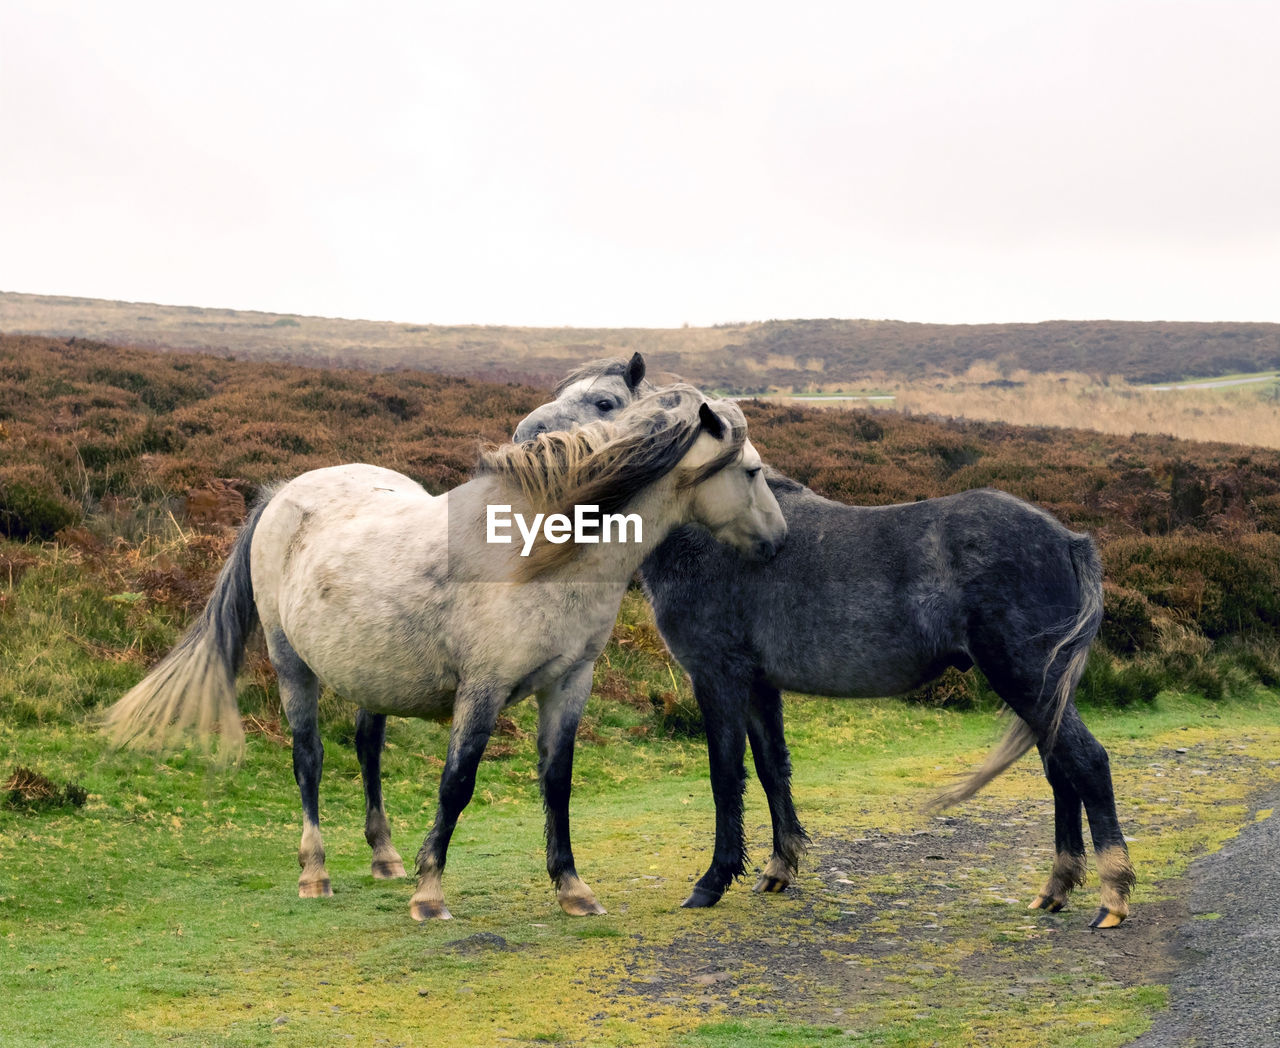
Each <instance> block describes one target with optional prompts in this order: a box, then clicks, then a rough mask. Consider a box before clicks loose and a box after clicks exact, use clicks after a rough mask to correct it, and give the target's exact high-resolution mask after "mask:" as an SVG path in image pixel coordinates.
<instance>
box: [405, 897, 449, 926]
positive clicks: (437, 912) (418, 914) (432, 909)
mask: <svg viewBox="0 0 1280 1048" xmlns="http://www.w3.org/2000/svg"><path fill="white" fill-rule="evenodd" d="M409 913H410V914H411V915H412V917H413V919H414V920H415V921H451V920H453V914H451V913H450V912H449V909H448V907H446V906H445V904H444V903H443V902H436V901H434V900H431V899H414V900H413V901H412V902H411V903H409Z"/></svg>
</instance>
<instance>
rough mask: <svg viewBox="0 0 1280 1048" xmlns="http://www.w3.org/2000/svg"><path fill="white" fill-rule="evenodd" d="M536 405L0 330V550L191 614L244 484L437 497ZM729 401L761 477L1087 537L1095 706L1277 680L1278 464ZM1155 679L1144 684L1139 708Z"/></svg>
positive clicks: (523, 393)
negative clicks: (155, 546) (384, 486)
mask: <svg viewBox="0 0 1280 1048" xmlns="http://www.w3.org/2000/svg"><path fill="white" fill-rule="evenodd" d="M546 395H547V394H546V393H545V391H538V390H535V389H531V388H528V387H524V386H517V385H501V384H494V383H481V382H474V381H467V380H462V379H456V378H447V377H443V376H439V375H433V374H429V373H425V372H420V371H397V372H381V373H371V372H363V371H353V370H341V369H333V370H325V369H317V368H304V367H299V366H293V365H288V364H267V363H250V362H241V361H234V360H230V359H225V358H221V357H216V356H210V355H200V354H188V353H159V352H152V351H147V350H137V349H127V348H118V347H112V346H108V345H104V344H102V343H95V342H86V341H82V340H77V339H71V340H70V341H59V340H54V339H50V338H42V337H34V336H5V335H0V535H7V536H9V537H10V538H11V539H15V540H26V539H34V540H40V541H50V540H56V541H57V542H58V543H59V545H63V546H67V547H71V548H74V549H75V550H77V551H79V555H83V556H84V557H85V558H86V561H89V560H93V559H95V558H96V559H97V561H104V562H107V563H109V564H110V565H111V569H110V570H111V571H112V572H113V573H116V574H117V575H118V576H119V578H120V584H121V586H122V587H124V586H128V587H129V588H130V589H131V590H134V591H137V592H140V593H145V594H146V595H147V598H148V599H149V600H151V601H152V602H155V603H159V604H161V605H166V606H170V607H172V608H174V611H175V613H177V614H186V612H185V611H184V610H183V609H189V608H191V607H192V606H193V605H194V604H198V602H199V600H200V595H201V593H202V592H203V591H204V589H205V587H207V585H208V584H209V582H210V581H211V576H212V572H213V570H215V569H216V564H217V559H218V558H217V553H218V552H219V551H220V549H221V548H222V546H221V544H220V542H221V541H222V540H220V539H219V540H217V541H214V540H212V539H211V540H208V541H207V542H206V540H205V539H203V538H201V537H200V536H199V534H197V533H196V532H195V531H193V530H192V525H193V523H194V522H198V521H204V520H206V519H207V520H208V521H210V522H213V521H217V520H218V519H225V517H226V515H227V514H228V513H230V514H238V513H239V512H242V509H241V508H240V507H241V505H242V499H244V498H251V497H252V496H253V494H254V493H255V491H256V490H257V488H258V487H259V486H260V485H263V484H267V483H270V482H272V481H276V480H280V479H286V478H289V477H292V476H295V475H297V474H298V473H301V472H303V471H305V470H308V469H312V468H316V467H319V466H325V465H332V464H335V463H339V462H350V461H367V462H374V463H377V464H380V465H385V466H388V467H390V468H393V469H398V470H400V471H402V472H404V473H407V474H408V475H410V476H411V477H414V478H415V479H416V480H418V481H420V482H421V483H423V484H424V485H425V486H426V487H427V488H428V489H429V490H431V491H437V492H438V491H441V490H444V489H447V488H449V487H452V486H453V485H456V484H458V483H460V482H461V481H462V480H463V479H465V478H466V477H467V476H468V475H469V473H470V471H471V469H472V468H473V466H474V465H475V463H476V461H477V456H478V452H479V448H480V446H481V444H482V443H483V442H485V441H502V440H504V439H506V437H507V436H508V435H509V434H510V433H511V431H512V429H513V428H514V425H515V423H516V421H517V420H518V419H519V418H520V417H521V416H522V415H523V414H525V413H526V412H528V411H529V410H530V409H531V408H532V407H534V406H535V405H536V404H538V403H540V402H541V401H542V400H544V399H545V398H546ZM743 407H744V410H745V413H746V415H747V418H748V421H749V425H750V435H751V439H752V441H753V442H754V443H755V445H756V446H757V447H758V448H759V449H760V451H761V453H762V454H763V455H764V457H765V459H766V461H769V462H771V463H772V464H774V465H775V466H777V467H778V468H779V469H781V470H782V471H784V472H786V473H788V474H789V475H791V476H793V477H795V478H796V479H797V480H800V481H801V482H803V483H805V484H807V485H809V486H810V487H812V488H814V489H815V490H816V491H818V492H820V493H822V494H824V495H827V496H829V497H831V498H834V499H838V500H840V501H844V502H850V503H858V504H864V505H881V504H886V503H891V502H903V501H912V500H916V499H923V498H932V497H936V496H939V495H944V494H948V493H951V492H956V491H961V490H964V489H967V488H973V487H980V486H983V485H990V486H993V487H997V488H1001V489H1003V490H1005V491H1009V492H1011V493H1013V494H1015V495H1018V496H1020V497H1022V498H1026V499H1029V500H1031V501H1033V502H1036V503H1039V504H1040V505H1043V506H1044V507H1046V508H1047V509H1048V510H1049V511H1050V512H1052V513H1054V514H1055V515H1056V516H1057V517H1058V518H1059V519H1061V520H1062V521H1063V522H1064V523H1066V524H1067V525H1068V526H1070V527H1073V528H1076V529H1080V530H1086V531H1089V532H1090V533H1092V534H1093V535H1094V536H1095V538H1096V539H1097V540H1098V543H1099V546H1100V549H1101V552H1102V558H1103V562H1104V565H1105V568H1106V573H1107V581H1106V598H1107V617H1106V623H1105V625H1104V627H1103V633H1102V636H1103V641H1104V646H1105V652H1104V659H1105V660H1110V661H1103V662H1099V663H1098V664H1097V665H1095V666H1093V667H1092V668H1091V675H1092V676H1091V677H1087V678H1086V684H1087V685H1088V682H1089V680H1090V679H1093V680H1094V681H1095V684H1097V681H1098V678H1099V674H1101V675H1103V676H1106V675H1107V674H1111V675H1112V676H1111V677H1108V678H1107V681H1103V682H1102V683H1101V684H1098V685H1097V686H1098V688H1100V689H1101V690H1104V691H1105V690H1106V689H1107V688H1108V687H1110V686H1111V685H1112V684H1115V680H1113V679H1112V678H1113V677H1114V674H1115V672H1116V666H1119V665H1120V663H1117V662H1115V658H1117V657H1118V658H1122V659H1123V660H1124V665H1126V666H1136V665H1139V664H1144V665H1148V666H1158V668H1160V672H1161V673H1166V672H1176V673H1177V674H1178V677H1177V680H1179V681H1191V682H1193V683H1195V682H1197V680H1198V678H1197V674H1200V675H1202V676H1203V675H1204V673H1205V667H1206V665H1207V660H1208V659H1209V658H1210V656H1213V657H1214V658H1217V657H1218V656H1219V655H1221V654H1223V653H1224V652H1226V653H1228V654H1229V655H1230V657H1231V658H1232V659H1234V660H1235V662H1234V663H1233V665H1236V666H1237V667H1238V668H1239V671H1240V673H1241V674H1245V675H1246V676H1248V677H1249V678H1250V679H1260V680H1263V681H1264V682H1267V681H1271V682H1275V681H1276V680H1280V451H1275V450H1270V449H1264V448H1259V447H1250V446H1245V445H1231V444H1220V443H1196V442H1191V441H1186V440H1178V439H1175V438H1173V437H1168V436H1151V435H1134V436H1119V435H1109V434H1103V433H1098V432H1091V431H1086V430H1080V429H1057V428H1048V427H1029V428H1019V427H1015V426H1011V425H1007V424H1002V423H996V422H973V421H955V420H947V421H944V420H941V419H938V418H931V417H924V416H919V415H902V414H898V413H895V412H891V411H886V412H870V411H860V410H852V411H830V410H820V409H811V408H801V407H796V406H788V405H783V404H778V403H776V402H759V401H756V402H746V403H744V404H743ZM193 493H194V495H193ZM188 506H189V507H190V509H191V514H190V516H188V514H187V507H188ZM170 516H173V517H174V518H175V519H176V521H177V522H178V523H179V524H180V526H181V528H180V534H181V535H185V538H182V539H181V541H180V542H179V543H178V546H177V547H175V548H174V549H173V550H171V551H170V552H168V553H166V554H165V555H164V557H162V558H160V559H159V560H157V558H156V556H155V555H154V554H152V555H149V559H146V561H145V563H143V562H142V561H141V560H138V562H137V563H131V562H129V561H128V557H129V556H132V557H134V558H135V560H136V559H137V556H138V555H137V553H136V546H135V545H131V544H136V543H137V542H138V541H140V540H141V539H142V538H143V537H144V536H146V535H147V534H154V533H157V532H159V531H163V530H164V528H168V531H167V532H166V534H168V535H169V536H172V534H173V529H172V524H173V523H174V522H173V521H170V520H169V517H170ZM161 525H164V527H161ZM181 529H185V530H181ZM205 530H206V531H209V532H211V533H212V534H215V535H216V534H217V532H218V527H217V525H216V524H214V523H210V524H209V525H208V527H207V528H206V529H205ZM130 550H134V551H135V552H133V553H130V552H129V551H130ZM122 558H123V559H122ZM28 560H29V557H28V555H27V554H25V553H24V552H23V547H22V546H19V545H16V544H14V543H8V544H0V573H3V572H5V571H9V572H10V573H13V572H14V571H16V572H18V573H20V572H21V571H22V570H24V567H25V565H26V563H27V562H28ZM6 565H8V568H6ZM4 581H5V580H4V578H2V577H0V583H3V582H4ZM1154 680H1156V678H1149V679H1148V678H1144V679H1143V681H1144V682H1141V683H1140V687H1138V690H1139V691H1140V692H1141V693H1142V694H1144V695H1148V697H1149V693H1151V688H1152V687H1153V686H1154V685H1153V683H1152V682H1153V681H1154ZM1159 680H1160V681H1163V682H1164V683H1166V684H1167V683H1170V680H1169V678H1168V677H1167V676H1166V677H1161V678H1159ZM1108 681H1110V684H1108V683H1107V682H1108ZM1199 683H1200V686H1202V690H1205V691H1207V692H1209V693H1212V692H1213V690H1214V687H1220V680H1219V685H1215V684H1214V681H1212V680H1210V679H1209V678H1208V677H1205V678H1204V681H1200V682H1199ZM953 684H954V681H951V682H948V681H944V682H943V686H944V690H946V689H947V688H950V687H952V686H953ZM1117 687H1118V685H1117ZM1121 690H1123V689H1121ZM945 699H946V697H945V696H943V697H942V700H941V701H945Z"/></svg>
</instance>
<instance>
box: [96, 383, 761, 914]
mask: <svg viewBox="0 0 1280 1048" xmlns="http://www.w3.org/2000/svg"><path fill="white" fill-rule="evenodd" d="M591 506H594V507H597V508H598V511H599V513H600V514H602V515H603V514H610V513H615V512H620V511H625V513H626V514H627V515H628V516H630V517H631V524H632V526H631V527H630V529H629V530H628V531H626V532H624V533H623V535H622V537H623V538H626V539H627V540H628V541H616V539H617V538H618V537H619V536H618V535H617V532H616V530H615V534H614V538H615V541H613V542H603V541H595V542H591V541H590V540H589V538H588V537H587V535H586V533H585V532H584V533H583V535H582V536H580V537H582V538H583V541H582V542H577V541H573V542H566V541H562V540H560V538H559V532H560V531H563V528H562V527H561V528H560V529H559V531H557V532H556V533H553V530H552V528H551V527H550V526H549V525H548V526H546V527H545V529H544V537H543V538H542V540H541V541H533V542H531V543H528V544H527V545H528V546H529V548H528V549H526V543H525V542H524V540H523V538H522V537H521V535H520V534H518V533H517V534H514V535H504V534H503V533H502V532H501V530H500V529H498V528H496V527H495V526H493V521H494V520H495V519H497V520H505V519H514V517H515V515H516V514H520V515H522V517H523V519H524V520H526V521H529V520H535V519H538V518H537V516H536V515H537V514H544V515H545V516H544V517H543V518H542V519H543V521H544V522H545V521H546V520H547V518H548V517H550V515H551V514H553V513H560V514H564V515H565V516H566V517H568V518H574V517H575V514H577V515H581V514H582V512H583V510H585V509H586V508H587V507H591ZM504 507H505V508H504ZM637 519H638V521H639V525H640V526H639V528H638V529H637V527H636V526H635V521H636V520H637ZM692 522H696V523H701V524H703V525H704V526H706V527H707V528H708V530H709V531H710V532H711V533H712V534H713V535H715V536H716V537H717V538H719V539H721V540H722V541H724V542H727V543H729V544H730V545H732V546H734V547H735V548H737V549H739V550H741V551H742V552H743V553H744V554H746V555H747V556H749V557H757V558H767V557H769V556H772V555H773V553H774V552H775V551H776V550H777V549H778V547H779V546H780V544H781V543H782V541H783V539H784V538H785V535H786V524H785V522H784V521H783V519H782V514H781V512H780V511H779V509H778V503H777V501H776V500H775V499H774V497H773V495H772V493H771V492H770V491H769V488H768V485H767V484H766V483H765V480H764V476H763V474H762V472H761V462H760V456H759V454H758V453H757V452H756V450H755V449H754V448H753V447H752V446H751V443H750V442H749V441H748V440H747V439H746V421H745V419H744V418H743V416H742V412H741V411H740V410H739V409H738V408H737V407H736V405H734V404H732V403H730V402H728V401H712V402H708V401H707V400H706V399H705V398H704V397H703V396H702V394H701V393H699V392H698V391H697V390H696V389H694V388H693V387H691V386H677V387H669V388H666V389H664V390H662V391H661V392H659V393H656V394H654V395H652V396H649V397H645V398H643V399H641V400H638V401H636V402H635V403H634V404H632V405H631V406H629V407H628V408H627V409H626V410H624V411H620V412H619V413H618V415H617V416H616V418H615V419H614V420H612V421H610V422H606V423H600V424H597V425H593V426H587V427H584V428H582V429H579V430H575V431H574V432H573V433H554V434H547V435H546V436H545V437H543V438H541V439H539V440H538V441H535V442H531V443H528V444H523V445H514V444H508V445H504V446H502V447H499V448H494V449H490V450H489V451H487V452H485V453H484V454H483V456H482V458H481V462H480V466H479V469H478V472H477V476H476V477H475V478H474V479H473V480H471V481H469V482H468V483H466V484H463V485H461V486H459V487H457V488H455V489H453V490H452V491H450V492H448V493H447V494H445V495H441V496H432V495H429V494H427V493H426V492H425V491H424V490H423V489H422V488H421V487H419V486H418V485H417V484H416V483H414V482H413V481H412V480H410V479H409V478H408V477H405V476H402V475H401V474H399V473H393V472H391V471H390V470H386V469H381V468H379V467H376V466H367V465H348V466H336V467H333V468H330V469H320V470H315V471H314V472H311V473H306V474H303V475H302V476H301V477H298V478H297V479H295V480H293V481H290V482H289V483H287V484H285V485H284V486H283V487H281V488H279V489H278V490H277V491H275V492H274V494H272V495H271V496H270V498H269V499H268V500H267V501H266V502H265V503H264V504H262V505H260V506H259V507H257V508H256V509H255V510H254V512H253V514H252V515H251V516H250V518H249V520H248V521H247V522H246V524H245V526H244V528H243V529H242V530H241V532H240V535H239V536H238V537H237V539H236V542H235V545H234V546H233V547H232V551H231V555H230V558H229V560H228V562H227V564H226V565H225V566H224V567H223V569H222V572H221V574H220V575H219V577H218V581H217V583H216V584H215V587H214V591H213V595H212V596H211V597H210V599H209V603H208V605H207V606H206V607H205V609H204V611H203V613H202V614H201V616H200V618H199V619H198V620H197V621H196V623H195V624H194V625H193V626H192V627H191V629H190V630H189V631H188V632H187V634H186V635H185V636H184V637H183V638H182V640H181V641H180V642H179V644H178V646H177V647H176V648H175V649H174V650H173V651H172V652H171V653H170V654H169V655H168V656H166V657H165V659H164V660H163V661H161V662H160V663H159V664H158V665H157V666H156V667H155V668H154V669H153V670H152V672H151V673H150V674H149V675H148V676H147V677H146V678H145V679H144V680H143V681H142V682H141V683H140V684H138V685H137V686H136V687H135V688H133V689H132V690H131V691H130V692H128V693H127V694H126V695H125V696H124V697H123V698H122V699H121V700H120V701H119V702H118V703H116V704H115V705H114V706H113V707H112V708H111V710H110V711H109V712H108V716H107V730H108V731H109V732H110V734H111V735H112V736H113V738H114V739H115V740H116V741H118V742H121V743H133V744H144V745H145V744H150V745H164V744H167V743H170V742H172V741H174V739H175V737H176V736H178V735H181V734H182V733H183V732H184V731H185V730H187V729H195V730H196V731H197V732H198V733H201V734H205V735H207V733H208V732H210V731H212V730H213V729H214V728H215V726H219V725H220V729H221V731H222V732H223V733H224V737H225V736H230V739H229V742H231V743H232V744H233V745H239V744H240V742H241V741H242V738H243V735H242V731H241V728H240V720H239V713H238V710H237V708H236V696H235V675H236V670H237V668H238V667H239V665H240V661H241V657H242V655H243V651H244V645H245V642H246V639H247V636H248V634H249V633H250V631H251V630H252V629H253V627H254V624H255V621H256V622H260V623H261V625H262V628H263V631H264V633H265V636H266V642H267V650H268V652H269V654H270V657H271V663H272V665H273V666H274V667H275V670H276V674H277V676H278V678H279V681H280V695H281V699H282V702H283V705H284V709H285V713H286V715H287V717H288V720H289V724H290V727H291V728H292V730H293V765H294V775H295V777H296V778H297V781H298V787H299V790H300V792H301V795H302V810H303V832H302V842H301V846H300V848H299V851H298V861H299V864H300V865H301V867H302V874H301V876H300V877H299V879H298V894H299V895H301V896H304V897H313V896H321V895H329V894H331V893H332V889H331V887H330V881H329V875H328V873H327V871H326V870H325V865H324V846H323V844H322V842H321V838H320V828H319V784H320V772H321V765H322V760H323V747H322V745H321V742H320V736H319V731H318V727H317V707H318V698H319V692H320V685H321V683H323V684H326V685H329V686H330V687H332V688H333V689H334V690H335V691H336V692H337V693H338V694H340V695H341V696H343V697H344V698H346V699H348V700H349V701H351V702H352V703H355V704H357V705H358V706H360V707H362V708H363V709H364V710H365V711H368V713H367V714H362V723H361V725H360V727H359V728H358V731H357V735H358V739H357V749H358V750H359V751H360V759H361V769H362V774H363V776H364V778H365V780H366V802H367V811H366V824H365V836H366V838H367V839H368V841H369V844H370V845H371V847H372V848H373V873H374V876H375V877H392V876H403V875H404V866H403V863H402V862H401V859H400V856H399V855H398V854H397V853H396V850H395V849H394V848H393V847H392V845H391V835H390V831H389V828H388V825H387V820H386V815H385V812H384V810H383V806H382V797H381V790H380V788H377V786H376V781H377V778H378V767H377V761H378V752H379V750H380V749H381V745H382V735H381V725H382V724H383V723H384V722H385V717H386V715H387V714H396V715H397V716H415V717H433V718H434V717H447V716H449V715H450V713H452V717H453V724H452V729H451V731H450V736H449V746H448V755H447V758H446V761H445V767H444V771H443V773H442V775H441V780H440V792H439V801H438V806H437V810H436V819H435V825H434V827H433V828H432V830H431V832H430V833H429V834H428V835H427V838H426V840H425V841H424V843H423V845H422V849H421V851H420V852H419V853H418V863H417V873H418V886H417V891H416V892H415V893H414V895H413V899H412V902H411V904H410V911H411V913H412V914H413V916H414V917H415V918H416V919H418V920H425V919H427V918H432V917H437V918H447V917H449V916H450V914H449V911H448V909H447V908H446V907H445V904H444V896H443V893H442V890H441V874H442V872H443V870H444V865H445V855H446V851H447V849H448V845H449V838H450V835H451V834H452V833H453V829H454V826H455V824H456V822H457V819H458V816H459V814H460V813H461V811H462V809H463V808H464V807H465V806H466V804H467V802H468V801H469V800H470V799H471V794H472V792H473V790H474V787H475V776H476V767H477V765H478V763H479V761H480V756H481V754H482V753H483V751H484V747H485V744H486V743H487V742H488V739H489V735H490V733H491V732H492V731H493V728H494V725H495V723H496V721H497V718H498V714H499V712H500V711H501V710H502V709H503V707H505V706H508V705H510V704H512V703H514V702H517V701H519V700H520V699H523V698H525V697H526V696H528V695H535V696H537V700H538V754H539V761H538V776H539V781H540V784H541V787H542V794H543V799H544V802H545V805H546V812H547V831H546V832H547V871H548V873H549V874H550V875H551V879H552V881H553V883H554V884H555V886H556V889H557V897H558V900H559V902H560V905H561V907H562V908H563V909H564V910H565V912H566V913H570V914H579V915H581V914H591V913H603V912H604V910H603V908H602V907H601V905H600V903H599V902H597V900H596V897H595V895H594V894H593V893H592V891H591V889H590V888H589V887H587V885H586V883H585V882H583V880H582V879H581V878H580V877H579V876H578V873H577V870H576V869H575V866H574V860H573V852H572V849H571V847H570V842H569V789H570V778H571V770H572V764H573V743H574V734H575V732H576V730H577V726H578V721H579V718H580V716H581V714H582V709H583V707H584V705H585V704H586V701H587V697H588V695H589V693H590V690H591V668H592V664H593V663H594V662H595V660H596V657H597V656H598V655H599V654H600V652H601V650H602V649H603V648H604V645H605V642H606V641H607V640H608V638H609V634H610V631H611V630H612V628H613V624H614V621H615V619H616V618H617V614H618V607H619V604H620V603H621V601H622V596H623V593H624V592H625V590H626V587H627V584H628V581H629V580H630V579H631V577H632V575H633V573H634V572H635V571H636V569H637V568H638V567H639V566H640V564H641V562H642V561H643V560H644V559H645V557H646V556H648V554H649V553H650V552H651V551H652V550H653V549H654V548H655V547H656V546H657V545H658V544H659V543H661V542H662V540H663V539H664V538H666V536H667V535H668V534H669V533H670V532H671V531H672V530H673V529H674V528H676V527H679V526H680V525H683V524H686V523H692ZM512 530H513V531H514V529H512ZM637 530H638V531H639V534H636V531H637ZM595 534H596V537H597V538H599V532H598V531H596V533H595ZM503 537H512V538H514V540H515V541H512V542H502V541H500V540H501V539H502V538H503ZM495 540H497V541H495ZM526 553H527V554H528V555H525V554H526ZM375 720H376V721H377V722H378V730H377V731H376V732H371V731H370V730H369V724H370V722H371V721H375ZM361 729H363V730H361ZM361 736H362V737H361ZM371 782H372V783H373V784H374V785H373V786H372V787H371V785H370V784H371Z"/></svg>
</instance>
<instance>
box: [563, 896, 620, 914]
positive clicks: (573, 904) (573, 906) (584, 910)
mask: <svg viewBox="0 0 1280 1048" xmlns="http://www.w3.org/2000/svg"><path fill="white" fill-rule="evenodd" d="M560 909H562V910H564V912H565V913H567V914H568V915H569V916H570V917H594V916H598V915H599V914H602V913H608V912H609V911H608V910H606V909H605V908H604V907H603V906H601V905H600V903H599V902H598V901H597V900H596V899H595V898H594V897H590V896H588V897H586V898H584V897H582V896H577V897H575V898H572V899H561V900H560Z"/></svg>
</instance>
